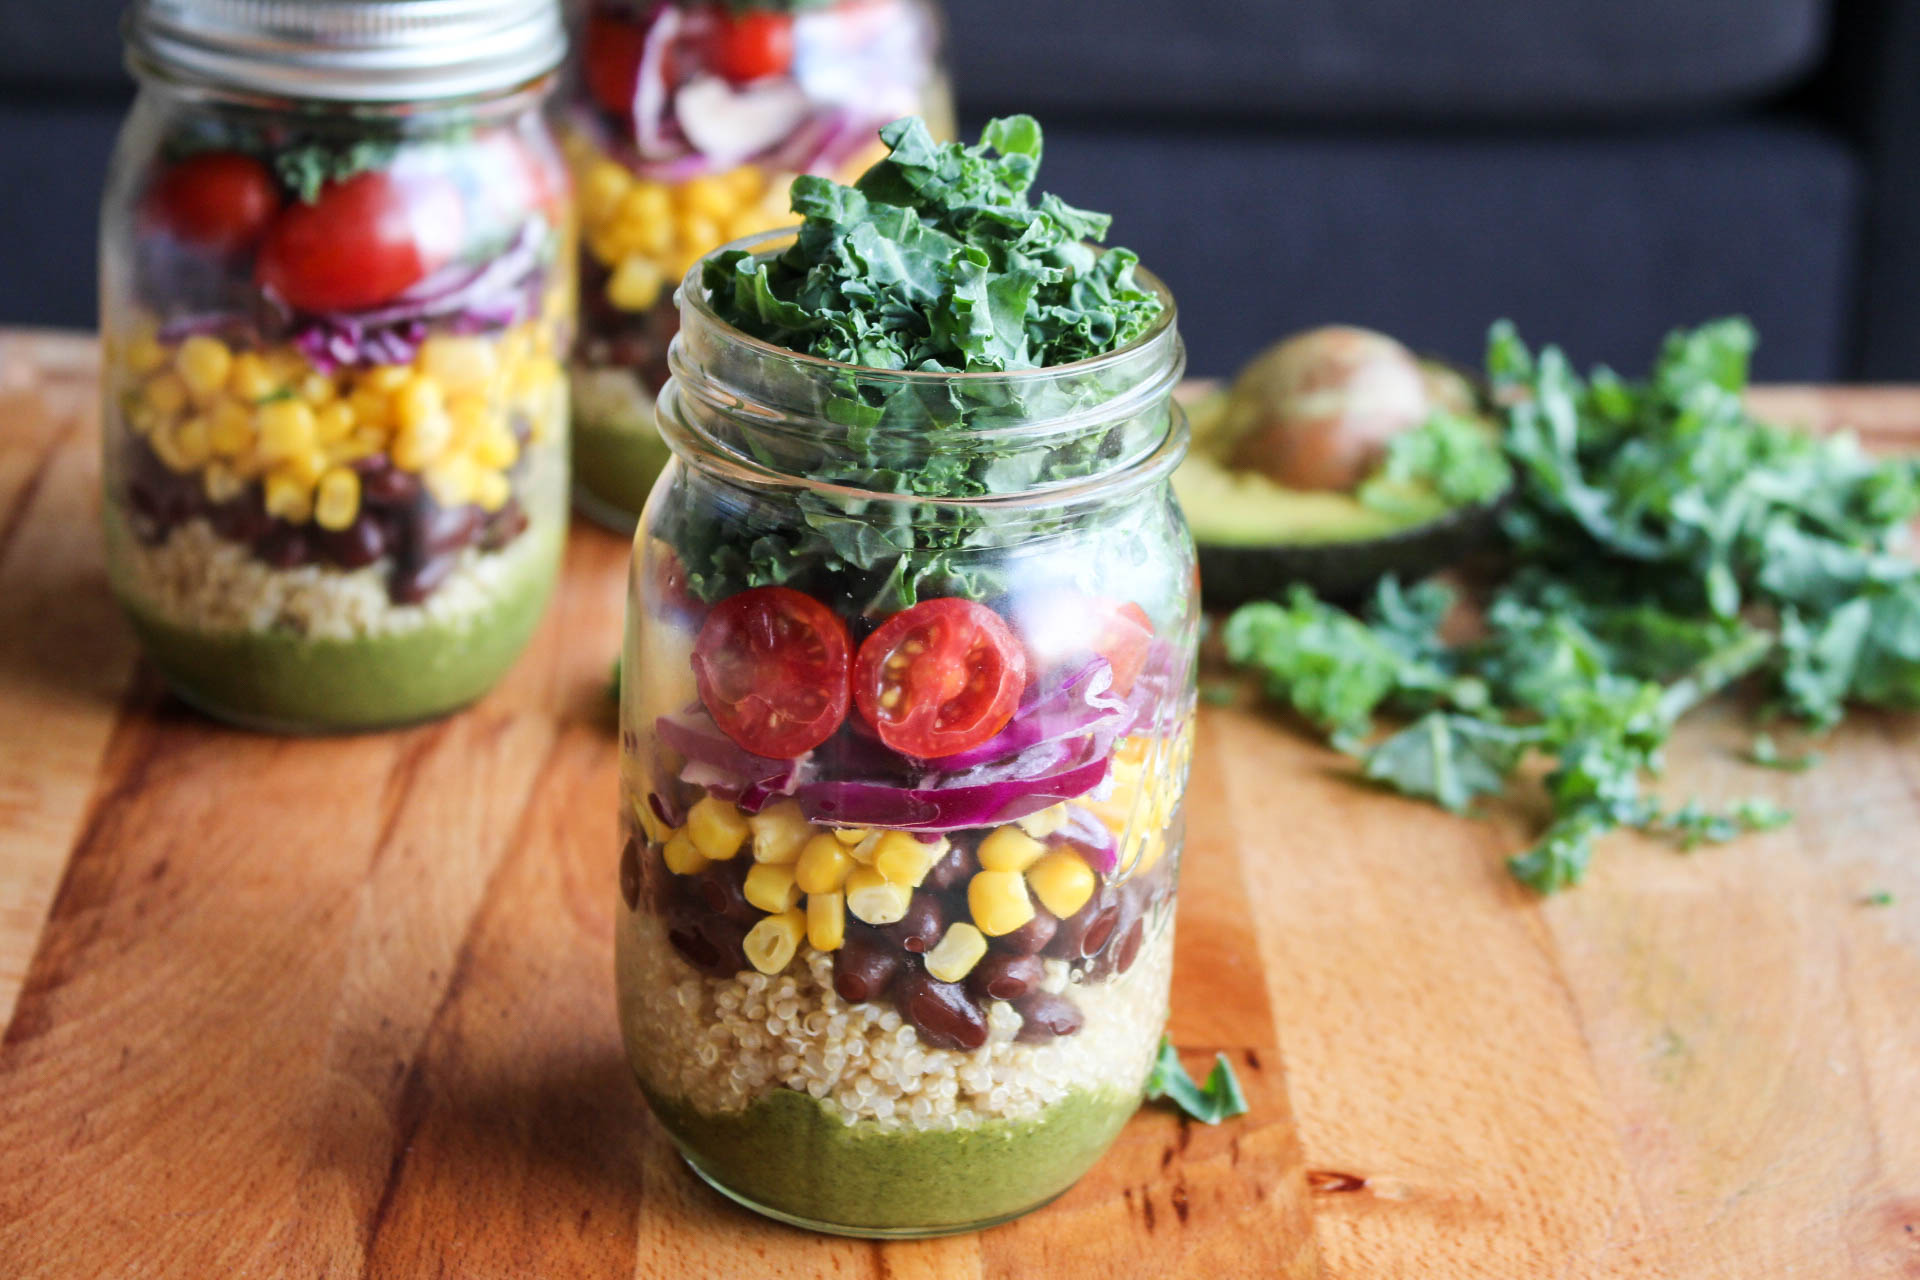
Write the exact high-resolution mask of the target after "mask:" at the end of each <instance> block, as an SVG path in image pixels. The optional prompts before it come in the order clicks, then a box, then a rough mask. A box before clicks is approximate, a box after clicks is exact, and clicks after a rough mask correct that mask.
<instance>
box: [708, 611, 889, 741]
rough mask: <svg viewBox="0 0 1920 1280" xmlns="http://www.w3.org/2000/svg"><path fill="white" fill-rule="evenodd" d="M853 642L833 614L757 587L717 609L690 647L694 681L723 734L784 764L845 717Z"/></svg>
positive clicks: (827, 735)
mask: <svg viewBox="0 0 1920 1280" xmlns="http://www.w3.org/2000/svg"><path fill="white" fill-rule="evenodd" d="M852 654H853V641H852V640H850V639H849V638H848V636H847V628H846V625H845V624H844V623H842V622H841V621H840V619H838V618H836V617H834V615H833V611H832V610H830V609H828V608H827V607H826V606H825V605H823V604H821V603H820V602H819V601H818V600H815V599H814V598H813V597H812V596H809V595H805V594H803V593H801V592H798V591H795V590H794V589H793V588H791V587H755V588H753V589H752V590H750V591H742V592H741V593H740V594H738V595H733V596H728V597H727V598H726V599H725V600H722V601H721V602H720V603H719V604H717V605H715V606H714V607H713V612H712V613H709V614H708V615H707V620H706V622H704V623H703V624H701V627H700V635H699V638H698V639H696V640H695V641H694V646H693V678H694V682H695V684H696V685H697V686H698V687H699V690H700V702H701V704H702V705H703V706H705V707H706V709H707V713H708V714H709V715H711V716H712V717H713V722H714V723H715V724H716V725H718V726H720V732H722V733H724V734H726V735H727V736H728V737H729V738H732V739H733V740H734V741H735V742H737V743H738V744H740V746H742V747H744V748H745V749H747V750H748V751H751V752H753V753H754V754H755V755H758V756H771V757H773V758H774V759H777V760H787V759H791V758H792V757H794V756H797V755H799V754H801V753H802V752H804V751H811V750H812V749H813V748H815V747H817V746H819V745H820V744H821V743H823V742H825V741H826V740H827V739H828V738H830V737H832V736H833V731H834V730H835V729H838V728H839V727H840V722H841V721H843V720H845V719H846V718H847V698H848V689H847V671H848V668H849V666H850V665H851V660H852Z"/></svg>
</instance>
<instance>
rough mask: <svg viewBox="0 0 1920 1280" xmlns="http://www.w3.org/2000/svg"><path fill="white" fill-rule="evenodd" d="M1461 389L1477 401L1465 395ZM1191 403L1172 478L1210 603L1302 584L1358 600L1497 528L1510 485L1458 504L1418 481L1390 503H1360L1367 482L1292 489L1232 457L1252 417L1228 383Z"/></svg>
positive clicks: (1450, 377)
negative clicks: (1189, 433)
mask: <svg viewBox="0 0 1920 1280" xmlns="http://www.w3.org/2000/svg"><path fill="white" fill-rule="evenodd" d="M1422 365H1423V368H1422V372H1423V375H1424V376H1425V377H1426V378H1427V379H1428V381H1429V383H1430V385H1432V386H1433V387H1435V389H1436V392H1435V397H1434V399H1435V402H1436V403H1438V404H1442V405H1445V406H1446V407H1448V408H1449V409H1452V410H1454V411H1457V410H1458V409H1459V408H1462V407H1470V408H1471V413H1470V414H1469V415H1463V416H1477V415H1484V414H1485V409H1486V407H1485V405H1484V403H1482V402H1480V401H1479V400H1478V396H1477V393H1476V392H1475V391H1474V389H1473V387H1472V384H1471V383H1469V382H1467V381H1466V380H1465V379H1464V378H1463V377H1462V376H1461V375H1459V374H1458V373H1456V372H1454V371H1453V370H1451V369H1449V368H1446V367H1445V366H1441V365H1438V364H1434V363H1431V362H1422ZM1462 394H1464V395H1465V396H1467V397H1468V398H1469V399H1470V401H1471V405H1470V406H1468V405H1466V404H1463V403H1462V402H1460V401H1459V400H1458V399H1457V398H1456V397H1457V396H1459V395H1462ZM1187 412H1188V416H1189V418H1190V419H1191V420H1192V423H1193V448H1192V452H1191V454H1190V455H1189V457H1188V459H1187V461H1186V462H1185V463H1183V464H1182V465H1181V467H1180V469H1179V470H1178V471H1177V472H1176V473H1175V474H1174V479H1173V483H1174V489H1175V492H1176V493H1177V494H1178V495H1179V498H1180V504H1181V507H1182V508H1183V509H1184V510H1185V512H1186V516H1187V523H1188V525H1189V526H1190V527H1191V528H1192V530H1193V536H1194V541H1195V542H1196V543H1197V544H1198V546H1199V553H1200V590H1201V595H1202V598H1203V601H1204V603H1205V605H1206V606H1207V607H1208V608H1210V609H1230V608H1233V607H1234V606H1236V605H1240V604H1243V603H1245V602H1246V601H1248V600H1256V599H1272V598H1277V597H1281V596H1284V595H1285V594H1286V593H1287V590H1288V588H1289V587H1291V586H1292V585H1293V584H1295V583H1300V584H1304V585H1305V586H1308V587H1310V588H1312V589H1313V590H1314V591H1315V592H1316V593H1317V594H1319V595H1320V596H1322V597H1323V598H1326V599H1329V600H1334V601H1342V602H1349V601H1355V600H1358V599H1360V598H1362V597H1364V596H1365V595H1367V594H1368V593H1369V592H1371V591H1372V590H1373V587H1374V585H1375V584H1376V583H1377V582H1378V581H1379V580H1380V579H1381V578H1382V577H1384V576H1386V575H1387V574H1389V573H1391V574H1397V575H1398V576H1399V577H1401V578H1402V579H1405V580H1407V581H1412V580H1415V579H1418V578H1423V577H1426V576H1427V575H1428V574H1431V573H1435V572H1437V571H1439V570H1441V569H1444V568H1447V567H1448V566H1450V565H1452V564H1455V563H1457V562H1458V561H1460V560H1462V559H1464V558H1465V557H1466V556H1468V555H1470V554H1471V553H1472V552H1474V551H1476V550H1478V549H1479V548H1481V547H1482V546H1484V545H1486V544H1487V543H1488V542H1489V541H1490V540H1491V538H1492V536H1493V534H1494V533H1495V531H1496V528H1497V519H1498V513H1499V509H1500V507H1501V505H1502V504H1503V503H1504V502H1505V500H1506V496H1507V495H1506V494H1504V493H1503V494H1500V495H1497V496H1495V497H1493V498H1491V499H1488V500H1486V501H1482V502H1473V503H1468V504H1465V505H1455V504H1449V503H1448V502H1447V501H1446V500H1445V499H1443V498H1442V497H1441V496H1440V495H1439V494H1438V493H1435V492H1432V491H1431V490H1427V489H1419V490H1408V491H1404V492H1400V493H1396V494H1395V495H1394V497H1395V499H1396V500H1395V501H1394V502H1393V503H1392V504H1391V509H1387V504H1383V503H1379V502H1378V501H1375V502H1372V503H1369V502H1364V501H1362V500H1361V498H1360V497H1359V496H1358V491H1357V490H1356V491H1355V492H1340V491H1335V490H1330V489H1296V488H1289V487H1287V486H1285V485H1282V484H1280V483H1278V482H1277V481H1275V480H1274V479H1272V478H1270V477H1269V476H1268V475H1267V474H1266V473H1264V472H1261V471H1257V470H1252V469H1250V468H1246V467H1242V466H1236V465H1234V462H1235V460H1236V451H1237V450H1238V449H1239V447H1240V444H1241V437H1240V436H1239V435H1238V433H1237V424H1236V422H1235V419H1236V418H1237V417H1242V416H1244V415H1236V414H1234V413H1232V412H1231V404H1230V400H1229V393H1228V392H1226V391H1216V392H1213V393H1211V394H1209V395H1207V396H1204V397H1203V398H1201V399H1200V400H1198V401H1195V402H1193V403H1191V404H1189V405H1188V406H1187ZM1488 429H1489V431H1491V430H1492V429H1493V428H1492V425H1491V421H1490V420H1489V427H1488ZM1370 496H1373V495H1370Z"/></svg>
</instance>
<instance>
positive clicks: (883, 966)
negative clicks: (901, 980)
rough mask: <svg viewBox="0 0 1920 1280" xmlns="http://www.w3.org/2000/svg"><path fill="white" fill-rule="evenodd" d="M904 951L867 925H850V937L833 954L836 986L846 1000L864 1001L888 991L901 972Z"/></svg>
mask: <svg viewBox="0 0 1920 1280" xmlns="http://www.w3.org/2000/svg"><path fill="white" fill-rule="evenodd" d="M900 964H901V959H900V951H899V949H898V948H897V947H895V946H894V945H893V944H892V943H890V942H888V941H887V940H886V939H885V938H883V937H881V936H880V933H879V931H878V930H875V929H871V928H868V927H867V926H865V925H861V926H859V927H857V928H856V927H855V926H854V925H853V924H852V923H851V922H849V924H848V926H847V936H846V939H845V940H844V941H842V942H841V944H840V949H839V950H838V951H835V952H834V953H833V989H834V990H835V991H836V992H838V993H839V996H840V998H841V999H842V1000H846V1001H848V1002H850V1003H852V1004H861V1003H863V1002H865V1001H868V1000H878V999H879V998H880V997H881V996H883V995H885V994H886V991H887V987H888V986H889V985H891V984H892V982H893V978H894V975H895V974H897V973H898V972H899V971H900Z"/></svg>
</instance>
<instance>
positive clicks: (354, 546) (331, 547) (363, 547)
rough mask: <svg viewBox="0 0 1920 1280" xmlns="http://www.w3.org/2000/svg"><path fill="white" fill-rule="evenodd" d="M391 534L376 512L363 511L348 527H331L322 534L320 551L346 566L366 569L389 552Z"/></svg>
mask: <svg viewBox="0 0 1920 1280" xmlns="http://www.w3.org/2000/svg"><path fill="white" fill-rule="evenodd" d="M386 550H387V535H386V532H385V531H384V530H383V529H382V528H381V527H380V522H379V521H378V520H376V519H375V518H374V517H373V515H372V513H370V512H366V511H362V512H361V513H360V515H359V516H358V517H357V518H356V519H355V520H354V522H353V523H352V524H350V525H348V526H347V527H346V528H344V529H329V530H327V531H325V532H323V533H322V534H321V535H320V552H321V554H322V555H324V556H326V558H327V559H328V560H331V561H332V562H333V563H334V564H337V565H339V566H341V567H342V568H345V569H362V568H365V567H366V566H367V565H370V564H372V563H373V562H374V561H375V560H378V559H379V558H380V557H381V556H382V555H384V554H386Z"/></svg>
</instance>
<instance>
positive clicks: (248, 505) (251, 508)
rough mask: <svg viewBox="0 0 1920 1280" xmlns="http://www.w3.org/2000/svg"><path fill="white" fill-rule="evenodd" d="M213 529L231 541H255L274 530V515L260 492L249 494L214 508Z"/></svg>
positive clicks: (212, 516)
mask: <svg viewBox="0 0 1920 1280" xmlns="http://www.w3.org/2000/svg"><path fill="white" fill-rule="evenodd" d="M211 519H212V521H213V531H214V532H215V533H217V534H219V535H220V536H221V537H223V538H225V539H226V540H227V541H229V542H254V541H256V540H258V539H260V538H263V537H265V536H266V535H267V534H268V533H270V532H272V530H273V517H272V516H270V515H268V514H267V509H266V508H265V507H264V506H262V505H261V503H260V497H259V495H258V494H247V495H246V496H244V497H240V498H235V499H234V500H233V501H232V502H223V503H221V504H220V505H219V506H217V507H215V508H214V509H213V512H212V515H211Z"/></svg>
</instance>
